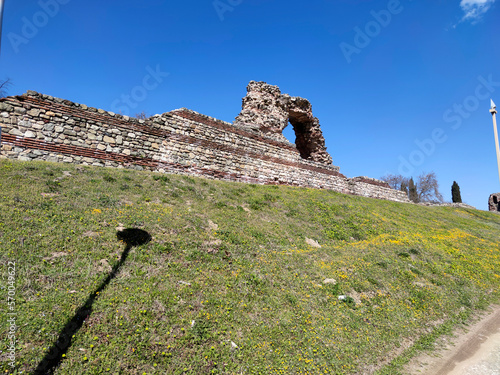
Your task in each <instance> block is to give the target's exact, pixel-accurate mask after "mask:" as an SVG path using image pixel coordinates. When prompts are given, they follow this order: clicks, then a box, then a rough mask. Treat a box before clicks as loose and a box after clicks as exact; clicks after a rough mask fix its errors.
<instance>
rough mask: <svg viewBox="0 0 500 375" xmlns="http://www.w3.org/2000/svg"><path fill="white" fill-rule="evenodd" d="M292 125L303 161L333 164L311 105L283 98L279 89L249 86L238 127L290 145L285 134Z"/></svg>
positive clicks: (264, 84)
mask: <svg viewBox="0 0 500 375" xmlns="http://www.w3.org/2000/svg"><path fill="white" fill-rule="evenodd" d="M288 122H290V124H292V126H293V130H294V131H295V136H296V140H295V146H296V148H297V150H298V151H299V153H300V156H301V157H302V158H303V159H306V160H312V161H315V162H318V163H322V164H327V165H328V164H332V157H331V156H330V155H329V154H328V152H327V151H326V147H325V138H324V137H323V133H322V131H321V129H320V125H319V120H318V119H317V118H316V117H314V116H313V114H312V106H311V103H309V101H308V100H307V99H304V98H300V97H291V96H290V95H288V94H281V91H280V89H279V88H278V86H272V85H269V84H267V83H265V82H255V81H251V82H250V83H249V84H248V86H247V95H246V96H245V97H244V98H243V105H242V110H241V113H240V114H239V115H238V117H236V120H235V122H234V124H235V125H236V126H239V127H241V128H242V129H246V130H248V131H252V132H256V133H260V134H265V135H267V136H268V137H272V138H274V139H277V140H279V141H281V142H287V140H286V138H285V137H284V136H283V130H284V129H285V128H286V127H287V126H288Z"/></svg>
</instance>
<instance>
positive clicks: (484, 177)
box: [0, 0, 500, 209]
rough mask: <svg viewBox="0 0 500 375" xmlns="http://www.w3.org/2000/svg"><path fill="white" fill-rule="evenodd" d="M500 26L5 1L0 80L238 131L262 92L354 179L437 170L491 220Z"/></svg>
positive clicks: (405, 12) (490, 14) (302, 12)
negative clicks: (310, 115)
mask: <svg viewBox="0 0 500 375" xmlns="http://www.w3.org/2000/svg"><path fill="white" fill-rule="evenodd" d="M499 21H500V5H499V2H498V1H496V0H413V1H412V0H400V1H398V0H381V1H378V0H372V1H371V0H310V1H308V2H305V1H290V0H289V1H283V0H215V1H214V0H183V1H164V0H140V1H138V0H136V1H131V0H120V1H117V0H106V1H96V0H88V1H84V2H83V1H77V0H41V1H36V0H33V1H27V0H5V10H4V22H3V34H2V51H1V55H0V79H5V78H10V79H11V80H12V83H13V85H12V86H11V87H10V89H9V94H10V95H17V94H22V93H24V92H26V91H27V90H35V91H38V92H41V93H44V94H48V95H52V96H56V97H60V98H64V99H69V100H71V101H74V102H77V103H84V104H87V105H89V106H93V107H97V108H103V109H105V110H112V111H115V112H120V111H121V112H122V113H124V114H127V113H128V114H131V115H134V114H136V113H139V112H141V111H145V112H146V113H148V114H156V113H163V112H167V111H170V110H173V109H176V108H181V107H187V108H189V109H192V110H195V111H198V112H201V113H203V114H206V115H209V116H213V117H216V118H219V119H221V120H225V121H229V122H232V121H233V120H234V118H235V117H236V116H237V115H238V113H239V112H240V109H241V98H242V97H243V96H245V94H246V85H247V84H248V82H249V81H250V80H256V81H266V82H267V83H270V84H273V85H278V86H279V87H280V88H281V90H282V92H284V93H288V94H290V95H292V96H301V97H304V98H307V99H309V100H310V101H311V103H312V105H313V112H314V115H315V116H316V117H318V118H319V120H320V123H321V127H322V129H323V133H324V135H325V138H326V145H327V147H328V151H329V152H330V154H331V155H332V157H333V159H334V164H335V165H338V166H340V170H341V172H342V173H344V174H345V175H346V176H348V177H354V176H369V177H377V178H378V177H380V176H382V175H385V174H387V173H393V174H399V173H402V174H405V175H407V176H410V175H412V176H414V177H416V176H418V175H419V174H420V173H422V172H430V171H434V172H435V173H436V174H437V177H438V179H439V183H440V187H441V192H442V193H443V195H444V197H445V199H446V200H451V185H452V182H453V181H454V180H456V181H457V182H458V184H459V185H460V188H461V192H462V199H463V200H464V201H465V202H467V203H469V204H472V205H474V206H476V207H478V208H480V209H487V201H488V197H489V195H490V194H491V193H494V192H500V182H499V176H498V170H497V164H496V156H495V144H494V138H493V126H492V119H491V115H490V113H489V108H490V98H492V99H493V100H496V102H497V103H498V104H499V105H500V69H499V68H500V41H499V39H498V38H499V37H500V22H499ZM289 128H291V126H290V127H289ZM288 130H289V129H288V128H287V129H286V132H285V134H286V135H287V136H288V137H289V138H292V137H293V135H292V134H291V133H290V131H288ZM291 140H292V141H294V138H292V139H291Z"/></svg>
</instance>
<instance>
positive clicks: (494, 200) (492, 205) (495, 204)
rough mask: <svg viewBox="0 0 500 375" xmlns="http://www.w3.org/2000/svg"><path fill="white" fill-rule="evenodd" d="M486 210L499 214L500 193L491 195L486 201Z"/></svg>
mask: <svg viewBox="0 0 500 375" xmlns="http://www.w3.org/2000/svg"><path fill="white" fill-rule="evenodd" d="M488 208H489V210H490V212H497V213H500V193H496V194H491V195H490V198H489V200H488Z"/></svg>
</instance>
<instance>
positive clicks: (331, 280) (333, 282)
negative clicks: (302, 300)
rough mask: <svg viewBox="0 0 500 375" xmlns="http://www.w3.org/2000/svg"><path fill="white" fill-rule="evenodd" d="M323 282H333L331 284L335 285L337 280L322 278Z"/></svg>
mask: <svg viewBox="0 0 500 375" xmlns="http://www.w3.org/2000/svg"><path fill="white" fill-rule="evenodd" d="M323 284H333V285H335V284H337V280H335V279H324V280H323Z"/></svg>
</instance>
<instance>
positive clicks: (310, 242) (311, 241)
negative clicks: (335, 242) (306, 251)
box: [306, 237, 321, 248]
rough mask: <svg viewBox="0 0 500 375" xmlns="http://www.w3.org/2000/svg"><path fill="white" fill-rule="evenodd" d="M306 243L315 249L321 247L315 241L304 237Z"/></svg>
mask: <svg viewBox="0 0 500 375" xmlns="http://www.w3.org/2000/svg"><path fill="white" fill-rule="evenodd" d="M306 243H307V244H308V245H309V246H312V247H317V248H319V247H321V245H320V244H319V243H318V242H317V241H315V240H313V239H311V238H307V237H306Z"/></svg>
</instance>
